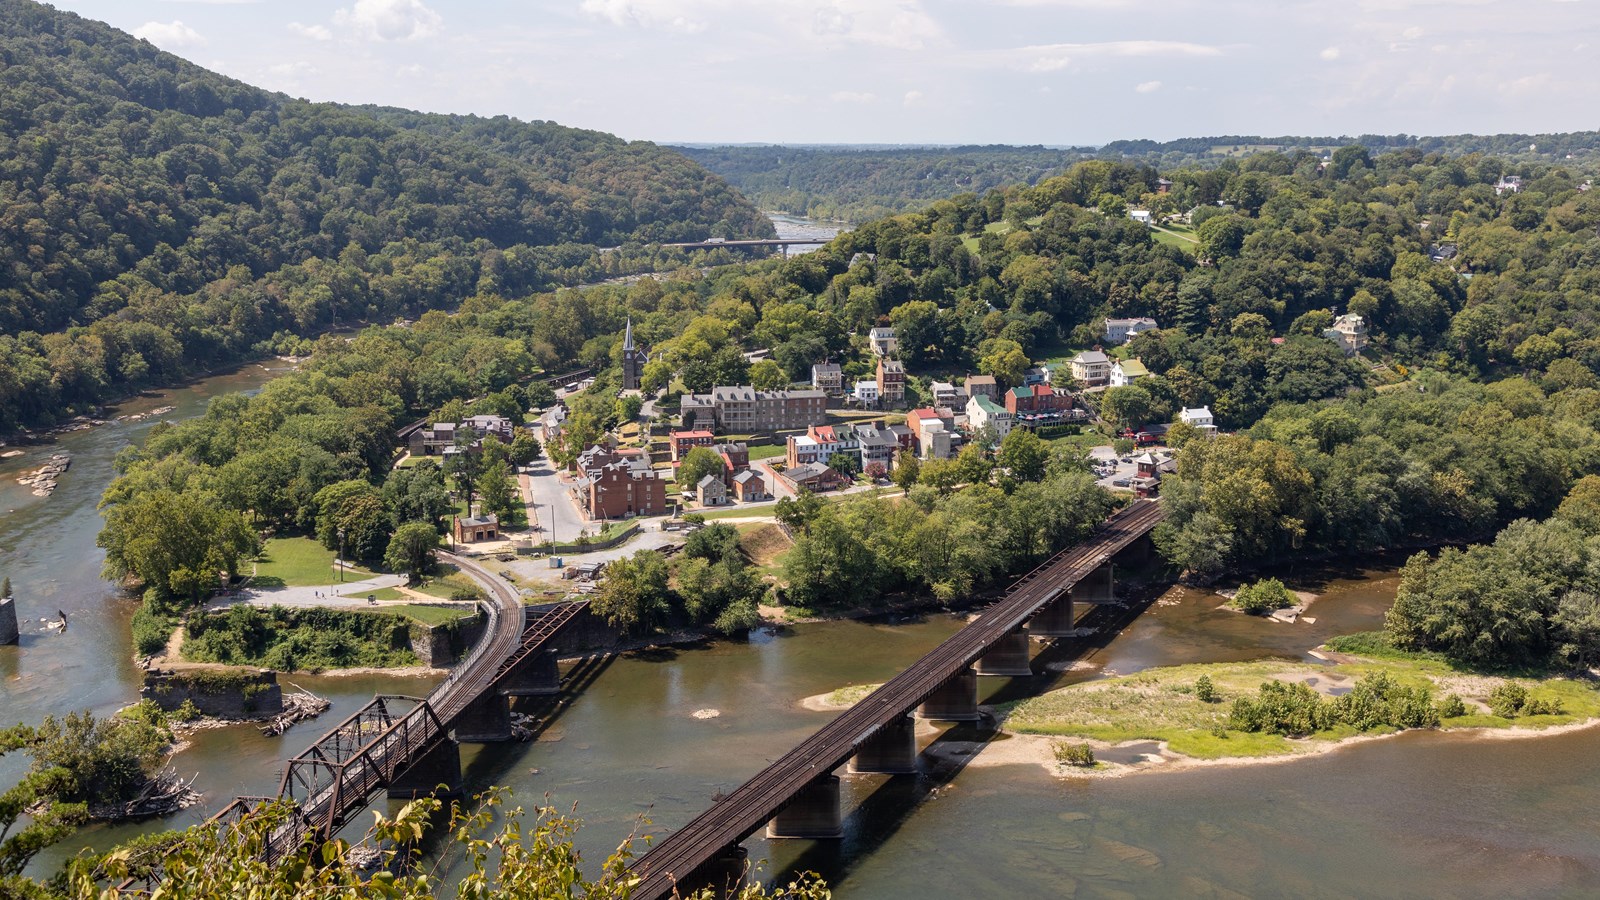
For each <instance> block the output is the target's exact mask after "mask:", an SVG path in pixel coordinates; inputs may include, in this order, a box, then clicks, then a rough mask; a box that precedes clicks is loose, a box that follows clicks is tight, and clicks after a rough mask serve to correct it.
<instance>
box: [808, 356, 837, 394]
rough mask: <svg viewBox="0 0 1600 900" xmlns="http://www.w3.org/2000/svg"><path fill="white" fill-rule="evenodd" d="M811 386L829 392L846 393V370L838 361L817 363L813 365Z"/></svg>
mask: <svg viewBox="0 0 1600 900" xmlns="http://www.w3.org/2000/svg"><path fill="white" fill-rule="evenodd" d="M811 386H812V387H814V388H816V389H817V390H819V391H823V392H825V393H829V394H841V393H844V370H843V369H842V368H840V366H839V364H838V363H831V362H825V363H817V364H815V365H813V366H812V367H811Z"/></svg>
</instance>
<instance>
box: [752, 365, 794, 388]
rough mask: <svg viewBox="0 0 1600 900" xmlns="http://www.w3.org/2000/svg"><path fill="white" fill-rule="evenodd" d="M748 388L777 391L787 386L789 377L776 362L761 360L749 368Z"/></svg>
mask: <svg viewBox="0 0 1600 900" xmlns="http://www.w3.org/2000/svg"><path fill="white" fill-rule="evenodd" d="M750 386H751V387H753V388H755V389H756V390H758V391H777V390H782V389H783V388H786V387H788V386H789V376H788V374H787V373H786V372H784V371H783V367H782V366H780V365H778V363H777V361H775V360H771V359H763V360H760V361H759V362H756V363H754V364H752V365H751V366H750Z"/></svg>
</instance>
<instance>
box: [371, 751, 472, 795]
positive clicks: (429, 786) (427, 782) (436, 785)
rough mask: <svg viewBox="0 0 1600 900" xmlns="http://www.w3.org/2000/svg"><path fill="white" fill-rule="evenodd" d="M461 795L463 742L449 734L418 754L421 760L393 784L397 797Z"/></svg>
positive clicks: (391, 793)
mask: <svg viewBox="0 0 1600 900" xmlns="http://www.w3.org/2000/svg"><path fill="white" fill-rule="evenodd" d="M441 785H442V786H443V787H442V788H441ZM459 796H461V745H460V744H458V743H456V742H455V741H452V740H451V739H449V738H445V739H444V740H441V741H440V742H439V743H437V744H435V745H434V746H433V749H432V750H429V751H428V752H426V753H424V754H422V755H421V756H419V757H417V761H416V762H414V763H412V764H411V765H410V766H409V767H408V768H407V769H406V770H405V771H404V772H401V773H400V775H399V776H398V777H396V778H395V780H394V782H393V783H392V784H390V785H389V797H390V798H391V799H394V800H415V799H416V798H418V797H459Z"/></svg>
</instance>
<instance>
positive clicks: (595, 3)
mask: <svg viewBox="0 0 1600 900" xmlns="http://www.w3.org/2000/svg"><path fill="white" fill-rule="evenodd" d="M708 5H712V4H708V3H695V2H692V0H687V2H686V0H583V2H582V3H579V4H578V11H579V12H581V13H583V14H584V15H587V16H593V17H595V18H597V19H604V20H605V21H607V22H610V23H611V24H613V25H616V26H617V27H619V28H626V27H629V26H633V27H638V28H650V29H660V30H663V31H676V32H678V33H680V34H698V33H699V32H702V31H705V30H706V26H707V24H708V22H707V20H706V18H704V16H703V15H701V13H703V12H705V10H704V7H706V6H708Z"/></svg>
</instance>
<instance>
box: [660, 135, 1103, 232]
mask: <svg viewBox="0 0 1600 900" xmlns="http://www.w3.org/2000/svg"><path fill="white" fill-rule="evenodd" d="M679 149H681V150H682V152H683V153H684V155H686V156H688V157H689V158H690V159H692V160H694V161H696V162H698V163H700V164H701V165H703V166H705V167H706V168H708V169H710V170H711V171H713V172H715V173H717V174H718V175H720V176H722V177H723V178H726V179H728V181H729V182H731V183H732V184H733V186H734V187H737V188H738V189H739V190H741V191H743V192H744V194H745V195H746V196H748V197H749V198H750V199H752V200H754V201H755V202H756V203H757V204H758V205H759V206H760V207H761V208H762V209H772V210H779V211H782V212H787V213H795V214H798V215H807V216H816V217H818V218H837V219H844V220H846V221H850V222H865V221H867V220H869V219H875V218H878V217H880V216H886V215H893V214H894V213H899V212H906V211H909V210H914V209H921V208H922V207H925V206H927V205H928V204H929V203H931V202H933V201H934V200H942V199H944V198H945V197H952V196H955V195H956V194H962V193H975V194H983V193H986V192H988V191H991V190H994V189H996V188H1002V187H1007V186H1010V185H1015V184H1023V183H1026V184H1033V183H1035V182H1037V181H1038V180H1039V179H1041V178H1043V177H1045V176H1046V175H1051V174H1055V173H1057V172H1060V171H1061V170H1062V169H1063V168H1064V167H1066V166H1067V165H1068V164H1069V163H1071V162H1073V161H1075V160H1079V159H1082V158H1084V157H1085V156H1089V155H1092V154H1093V152H1094V151H1093V149H1092V148H1087V147H1085V148H1079V149H1075V150H1051V149H1046V148H1044V147H1006V146H991V147H898V148H888V149H867V148H852V147H682V148H679Z"/></svg>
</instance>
